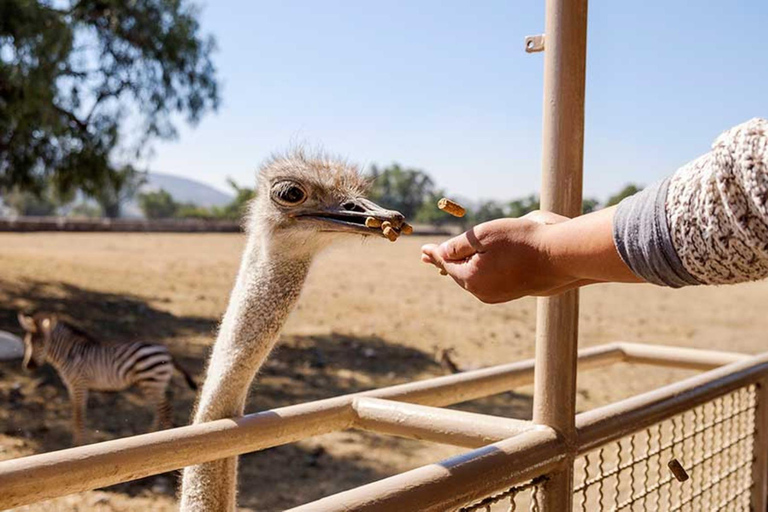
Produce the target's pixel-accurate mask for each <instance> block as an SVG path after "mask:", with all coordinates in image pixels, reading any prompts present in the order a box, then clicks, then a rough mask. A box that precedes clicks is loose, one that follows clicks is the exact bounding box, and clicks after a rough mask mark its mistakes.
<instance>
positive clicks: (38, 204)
mask: <svg viewBox="0 0 768 512" xmlns="http://www.w3.org/2000/svg"><path fill="white" fill-rule="evenodd" d="M3 202H4V203H5V205H6V206H8V207H9V208H10V209H11V210H13V212H14V213H15V214H16V215H23V216H28V217H41V216H48V215H54V214H55V213H56V209H57V207H58V205H57V204H56V202H55V201H54V200H53V199H52V198H51V197H50V195H49V194H35V193H32V192H25V191H21V190H18V189H17V190H13V191H11V192H10V193H8V194H6V195H5V196H3Z"/></svg>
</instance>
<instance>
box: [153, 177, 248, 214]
mask: <svg viewBox="0 0 768 512" xmlns="http://www.w3.org/2000/svg"><path fill="white" fill-rule="evenodd" d="M227 181H228V183H229V185H230V186H231V187H232V189H233V190H234V192H235V197H234V199H232V201H231V202H230V203H229V204H227V205H225V206H222V207H217V206H214V207H211V208H206V207H204V206H199V205H196V204H192V203H179V202H177V201H176V200H175V199H174V198H173V196H172V195H171V194H170V193H168V192H167V191H166V190H163V189H160V190H158V191H155V192H147V193H144V194H139V197H138V199H139V208H140V209H141V211H142V213H143V214H144V216H145V217H147V218H148V219H167V218H172V217H173V218H177V219H206V220H236V221H239V220H241V219H242V218H243V215H245V211H246V208H247V206H248V203H249V202H250V201H251V199H253V198H254V197H256V191H255V189H252V188H248V187H241V186H240V185H238V184H237V183H235V181H234V180H232V178H229V179H228V180H227Z"/></svg>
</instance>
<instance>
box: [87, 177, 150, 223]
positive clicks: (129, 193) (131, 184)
mask: <svg viewBox="0 0 768 512" xmlns="http://www.w3.org/2000/svg"><path fill="white" fill-rule="evenodd" d="M146 179H147V178H146V174H145V173H142V172H139V171H137V170H136V169H134V168H133V167H132V166H130V165H126V166H123V167H121V168H120V169H108V171H107V177H106V179H105V180H104V183H103V184H102V186H101V187H99V188H97V189H95V190H91V191H90V193H89V195H90V196H91V197H93V199H94V200H96V202H97V203H98V204H99V206H100V207H101V212H102V214H103V215H104V217H108V218H110V219H115V218H117V217H119V216H120V211H121V210H122V206H123V203H124V202H125V201H127V200H128V199H130V198H132V197H133V196H134V195H135V194H136V192H137V191H138V189H139V187H140V186H142V185H143V184H144V183H145V182H146Z"/></svg>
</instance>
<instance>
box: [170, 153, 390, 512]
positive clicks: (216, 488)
mask: <svg viewBox="0 0 768 512" xmlns="http://www.w3.org/2000/svg"><path fill="white" fill-rule="evenodd" d="M365 188H366V182H365V180H364V179H363V178H362V177H361V176H360V175H359V173H358V170H357V168H356V167H355V166H351V165H349V164H347V163H344V162H339V161H337V160H333V159H330V158H328V157H326V156H322V155H315V156H310V155H307V154H306V153H305V152H303V151H300V150H299V151H294V152H292V153H289V154H287V155H282V156H277V157H273V158H272V159H271V160H269V161H268V162H266V163H265V164H264V166H263V167H262V168H261V170H260V172H259V178H258V186H257V195H256V199H255V200H254V201H253V203H252V204H251V206H250V213H249V217H248V220H247V224H246V232H247V244H246V247H245V251H244V253H243V257H242V261H241V264H240V270H239V273H238V275H237V280H236V282H235V286H234V289H233V290H232V295H231V296H230V299H229V305H228V306H227V310H226V313H225V314H224V319H223V320H222V323H221V327H220V328H219V333H218V337H217V339H216V343H215V344H214V346H213V352H212V354H211V359H210V362H209V364H208V370H207V375H206V378H205V382H204V384H203V388H202V390H201V392H200V395H199V398H198V404H197V410H196V412H195V415H194V423H202V422H206V421H213V420H218V419H222V418H230V417H233V416H241V415H242V414H243V409H244V406H245V400H246V397H247V395H248V389H249V387H250V384H251V382H252V380H253V378H254V376H255V375H256V372H257V371H258V369H259V367H260V366H261V364H262V363H263V362H264V360H265V359H266V358H267V356H268V355H269V353H270V351H271V350H272V348H273V346H274V345H275V342H276V341H277V339H278V335H279V333H280V329H281V328H282V326H283V323H284V322H285V320H286V317H287V316H288V313H289V312H290V311H291V309H292V308H293V306H294V304H295V302H296V299H297V298H298V297H299V293H300V292H301V288H302V285H303V284H304V280H305V278H306V276H307V272H308V270H309V267H310V264H311V262H312V259H313V257H314V256H315V255H316V254H317V253H318V252H319V251H320V250H321V249H323V248H324V247H326V246H328V245H329V244H331V243H332V242H334V241H336V240H339V239H342V238H346V237H348V236H349V235H358V236H359V235H362V236H371V235H374V236H383V235H382V231H381V229H375V228H368V227H366V219H367V218H368V217H374V218H375V219H377V220H378V221H380V222H383V221H389V222H390V223H391V225H392V227H393V228H394V229H395V230H396V231H397V233H399V232H400V229H401V228H402V227H403V225H404V217H403V215H402V214H400V213H399V212H395V211H391V210H385V209H383V208H381V207H380V206H378V205H376V204H375V203H373V202H371V201H369V200H367V199H365V198H364V197H363V193H364V191H365ZM380 222H379V223H380ZM379 223H373V224H372V225H375V224H379ZM345 235H346V237H345ZM236 488H237V458H229V459H222V460H217V461H213V462H209V463H205V464H201V465H199V466H193V467H188V468H186V469H185V471H184V476H183V480H182V491H181V510H183V511H185V512H188V511H206V512H207V511H211V512H212V511H233V510H234V509H235V505H236V503H235V502H236V490H237V489H236Z"/></svg>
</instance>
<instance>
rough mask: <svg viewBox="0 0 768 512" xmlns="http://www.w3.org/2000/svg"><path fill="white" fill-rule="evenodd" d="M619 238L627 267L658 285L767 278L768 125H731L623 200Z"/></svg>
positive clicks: (616, 222)
mask: <svg viewBox="0 0 768 512" xmlns="http://www.w3.org/2000/svg"><path fill="white" fill-rule="evenodd" d="M613 238H614V242H615V244H616V248H617V250H618V252H619V254H620V255H621V257H622V259H623V260H624V262H625V263H626V264H627V265H628V266H629V268H630V269H632V271H633V272H634V273H635V274H637V275H638V276H639V277H641V278H643V279H645V280H646V281H649V282H652V283H655V284H659V285H665V286H672V287H680V286H686V285H692V284H729V283H740V282H743V281H754V280H758V279H763V278H765V277H768V121H766V120H765V119H752V120H750V121H748V122H746V123H744V124H741V125H738V126H736V127H734V128H731V129H730V130H728V131H726V132H725V133H723V134H722V135H720V136H719V137H718V138H717V139H716V140H715V142H714V143H713V145H712V149H711V151H709V152H708V153H706V154H704V155H702V156H701V157H699V158H697V159H696V160H694V161H692V162H690V163H689V164H687V165H685V166H684V167H682V168H680V169H679V170H678V171H677V172H676V173H675V174H674V175H673V176H672V177H671V178H668V179H667V180H664V181H663V182H661V183H659V184H656V185H654V186H652V187H649V188H648V189H646V190H644V191H643V192H641V193H639V194H636V195H634V196H632V197H629V198H627V199H625V200H624V201H622V202H621V203H620V204H619V206H618V208H617V211H616V214H615V217H614V226H613Z"/></svg>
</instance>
